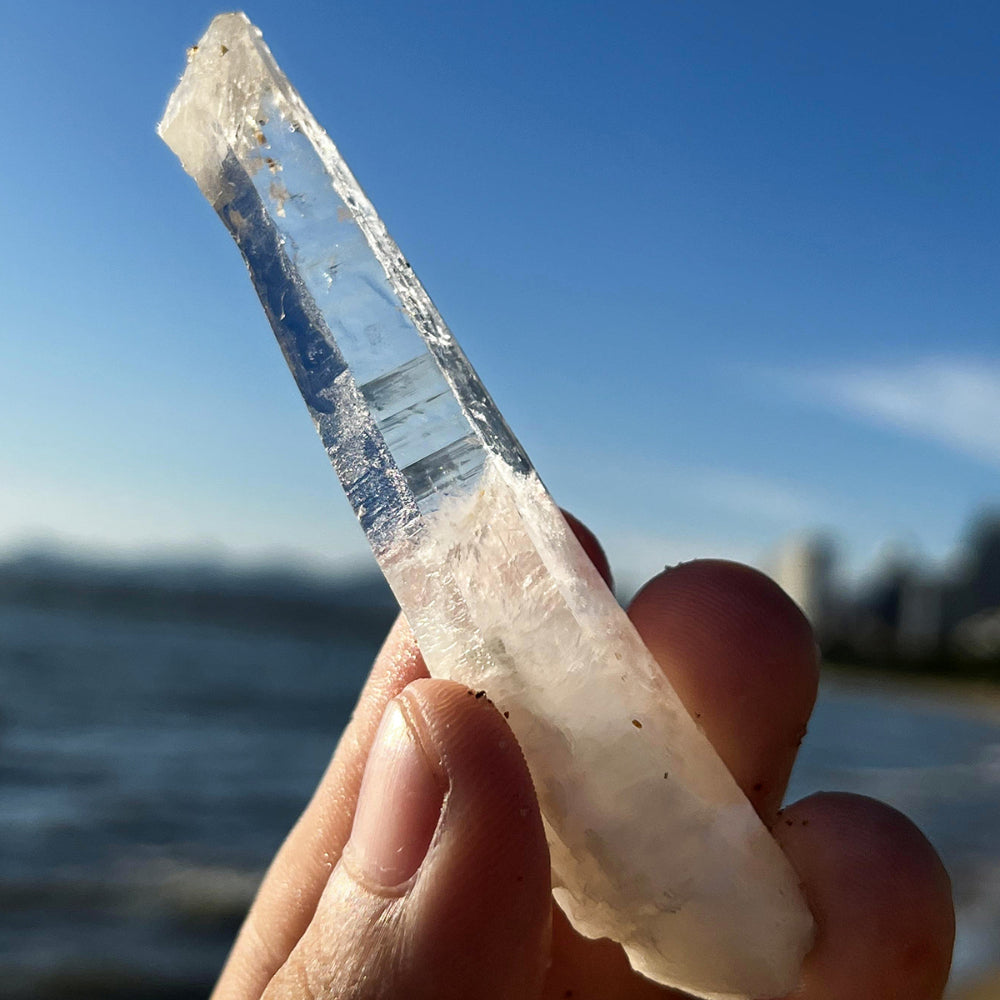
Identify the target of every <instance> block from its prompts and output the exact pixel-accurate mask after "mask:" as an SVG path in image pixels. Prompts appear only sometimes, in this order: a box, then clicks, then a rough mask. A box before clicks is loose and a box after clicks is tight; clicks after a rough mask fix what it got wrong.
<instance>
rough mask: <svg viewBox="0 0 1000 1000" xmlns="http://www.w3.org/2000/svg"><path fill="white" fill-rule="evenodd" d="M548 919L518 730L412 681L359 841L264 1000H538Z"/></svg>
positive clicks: (489, 709) (481, 708) (537, 825)
mask: <svg viewBox="0 0 1000 1000" xmlns="http://www.w3.org/2000/svg"><path fill="white" fill-rule="evenodd" d="M551 912H552V898H551V893H550V886H549V856H548V849H547V847H546V844H545V835H544V831H543V828H542V822H541V818H540V816H539V813H538V806H537V803H536V801H535V795H534V790H533V787H532V784H531V778H530V776H529V774H528V770H527V768H526V766H525V764H524V759H523V758H522V756H521V752H520V748H519V747H518V745H517V742H516V741H515V739H514V737H513V735H512V734H511V732H510V729H509V728H508V727H507V725H506V723H505V722H504V720H503V719H502V718H501V716H500V713H499V712H497V710H496V709H495V708H494V707H493V705H492V704H491V703H490V702H489V700H488V699H487V698H485V697H482V696H478V697H477V696H475V694H474V692H471V691H469V690H467V689H466V688H464V687H462V686H460V685H458V684H454V683H451V682H449V681H439V680H418V681H414V682H413V683H411V684H410V685H409V686H408V687H406V688H405V689H404V690H403V692H402V693H401V694H400V695H399V696H398V697H396V698H394V699H393V700H392V701H390V702H389V704H388V706H387V708H386V710H385V714H384V715H383V717H382V722H381V725H380V727H379V731H378V735H377V736H376V739H375V743H374V745H373V746H372V750H371V753H370V754H369V757H368V762H367V764H366V766H365V774H364V780H363V781H362V784H361V791H360V794H359V798H358V804H357V809H356V811H355V815H354V825H353V828H352V831H351V837H350V840H349V841H348V843H347V845H346V847H345V848H344V852H343V855H342V856H341V859H340V861H339V862H338V863H337V865H336V866H335V867H334V869H333V871H332V873H331V875H330V879H329V882H328V883H327V886H326V888H325V890H324V892H323V895H322V897H321V899H320V902H319V905H318V906H317V908H316V913H315V915H314V916H313V919H312V921H311V923H310V925H309V927H308V928H307V930H306V932H305V934H304V935H303V936H302V938H301V939H300V940H299V943H298V944H297V945H296V947H295V948H294V950H293V951H292V953H291V955H290V956H289V957H288V960H287V961H286V962H285V964H284V965H283V966H282V967H281V968H280V969H279V970H278V972H277V973H276V974H275V976H274V978H273V979H272V980H271V983H270V985H269V986H268V988H267V990H266V991H265V993H264V1000H306V998H309V1000H313V998H315V1000H319V998H324V1000H326V998H330V1000H332V998H338V1000H341V998H344V1000H347V998H350V1000H376V998H389V997H392V998H399V997H406V998H408V1000H421V998H424V997H426V998H431V997H433V998H435V1000H447V998H456V1000H457V998H460V997H461V998H463V1000H473V998H475V1000H502V998H503V1000H506V998H511V1000H513V998H518V1000H528V998H531V997H537V996H538V995H539V994H540V991H541V983H542V979H543V976H544V974H545V969H546V966H547V962H548V956H549V933H550V919H551Z"/></svg>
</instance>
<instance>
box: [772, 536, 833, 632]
mask: <svg viewBox="0 0 1000 1000" xmlns="http://www.w3.org/2000/svg"><path fill="white" fill-rule="evenodd" d="M834 563H835V549H834V546H833V543H832V542H831V541H830V540H829V539H828V538H826V537H824V536H822V535H808V536H803V537H798V538H791V539H789V540H788V541H786V542H785V543H784V544H783V545H782V546H781V548H780V549H779V550H778V552H777V555H776V556H775V557H774V560H773V562H772V568H771V576H772V578H773V579H774V581H775V582H776V583H777V584H778V585H779V586H780V587H781V588H782V589H783V590H784V591H785V593H786V594H788V596H789V597H791V599H792V600H793V601H795V603H796V604H798V606H799V607H800V608H801V609H802V611H803V612H804V613H805V616H806V617H807V618H808V619H809V621H810V623H811V624H812V627H813V629H815V631H816V633H817V635H818V636H821V637H822V636H823V635H824V634H826V633H827V632H829V631H830V628H831V627H832V624H833V622H834V619H835V617H836V597H835V590H834V583H833V570H834Z"/></svg>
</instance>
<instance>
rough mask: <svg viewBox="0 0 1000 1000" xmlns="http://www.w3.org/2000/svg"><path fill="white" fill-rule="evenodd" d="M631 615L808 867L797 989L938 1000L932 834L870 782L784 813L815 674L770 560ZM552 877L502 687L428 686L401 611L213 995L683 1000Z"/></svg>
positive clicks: (670, 594) (700, 572)
mask: <svg viewBox="0 0 1000 1000" xmlns="http://www.w3.org/2000/svg"><path fill="white" fill-rule="evenodd" d="M568 520H569V522H570V524H571V525H572V527H573V529H574V531H575V532H576V533H577V536H578V537H579V538H580V541H581V542H582V543H583V545H584V548H585V549H586V550H587V552H588V553H589V554H590V556H591V558H592V559H593V560H594V562H595V564H596V565H597V566H598V568H599V569H600V570H601V572H602V573H603V574H604V575H605V577H606V578H608V576H609V574H608V569H607V562H606V560H605V559H604V555H603V553H602V552H601V550H600V547H599V546H598V544H597V542H596V540H595V539H594V538H593V536H591V535H590V533H589V532H587V530H586V529H585V528H583V527H582V526H580V525H579V524H578V522H576V521H575V520H574V519H573V518H571V517H568ZM628 613H629V616H630V617H631V619H632V621H633V623H634V624H635V626H636V628H637V629H638V631H639V633H640V634H641V635H642V637H643V639H644V641H645V642H646V644H647V646H648V647H649V649H650V650H651V651H652V653H653V655H654V656H655V657H656V659H657V660H658V662H659V663H660V664H661V666H662V667H663V669H664V671H665V672H666V673H667V675H668V677H669V678H670V680H671V682H672V683H673V685H674V687H675V688H676V690H677V692H678V694H679V695H680V697H681V698H682V700H683V701H684V703H685V706H686V707H687V708H688V710H689V711H690V712H691V713H692V714H693V715H695V716H696V717H697V718H698V719H699V721H700V722H701V724H702V725H703V727H704V729H705V732H706V734H707V735H708V737H709V739H711V741H712V743H713V744H714V746H715V748H716V749H717V751H718V752H719V754H720V756H721V757H722V759H723V760H724V761H725V762H726V764H727V765H728V767H729V769H730V770H731V771H732V773H733V775H734V777H735V778H736V780H737V781H738V783H739V784H740V786H741V788H742V789H743V791H744V792H745V793H746V795H747V796H748V798H749V799H750V801H751V802H752V803H753V805H754V807H755V808H756V810H757V812H758V813H759V814H760V816H761V818H762V819H763V820H764V822H765V823H766V824H767V825H768V826H769V827H770V828H771V829H772V830H773V833H774V835H775V837H776V838H777V839H778V841H779V842H780V844H781V846H782V848H783V849H784V850H785V852H786V854H787V855H788V857H789V859H790V860H791V862H792V864H793V866H794V867H795V869H796V870H797V872H798V873H799V875H800V877H801V880H802V884H803V889H804V891H805V894H806V898H807V900H808V902H809V905H810V908H811V909H812V912H813V914H814V916H815V918H816V925H817V934H816V940H815V943H814V946H813V949H812V951H811V952H810V954H809V955H808V957H807V959H806V962H805V965H804V968H803V972H802V981H801V984H800V986H799V988H798V989H797V990H796V991H795V992H794V993H792V994H790V995H789V998H788V1000H934V998H939V997H940V996H941V994H942V992H943V990H944V987H945V983H946V980H947V976H948V969H949V964H950V959H951V949H952V943H953V938H954V911H953V907H952V902H951V887H950V883H949V880H948V876H947V874H946V873H945V870H944V868H943V866H942V864H941V862H940V860H939V859H938V857H937V855H936V854H935V852H934V850H933V848H932V847H931V846H930V844H929V843H928V842H927V841H926V839H925V838H924V837H923V835H922V834H921V833H920V831H919V830H917V828H916V827H915V826H914V825H913V824H912V823H911V822H910V821H909V820H908V819H906V817H904V816H902V815H901V814H900V813H898V812H896V811H895V810H893V809H891V808H890V807H888V806H886V805H884V804H882V803H880V802H876V801H874V800H872V799H867V798H863V797H861V796H856V795H846V794H837V793H820V794H816V795H812V796H810V797H809V798H806V799H803V800H801V801H799V802H796V803H795V804H794V805H790V806H788V807H787V808H785V809H784V810H782V809H781V808H780V804H781V801H782V797H783V795H784V791H785V786H786V783H787V781H788V776H789V774H790V772H791V768H792V764H793V762H794V760H795V755H796V751H797V749H798V746H799V743H800V742H801V740H802V737H803V736H804V734H805V729H806V723H807V722H808V719H809V715H810V713H811V711H812V707H813V702H814V700H815V696H816V686H817V678H818V660H817V651H816V646H815V643H814V641H813V637H812V633H811V631H810V628H809V626H808V624H807V622H806V620H805V618H804V617H803V616H802V614H801V612H800V611H799V610H798V608H797V607H796V606H795V605H794V604H793V603H792V601H791V600H790V599H789V598H788V597H786V596H785V594H784V593H783V592H782V591H781V590H780V589H779V588H778V587H777V586H776V585H775V584H774V583H772V582H771V581H770V580H769V579H768V578H767V577H765V576H763V575H762V574H760V573H757V572H756V571H754V570H751V569H749V568H747V567H745V566H740V565H737V564H735V563H727V562H722V561H714V560H713V561H709V560H703V561H697V562H692V563H686V564H682V565H680V566H677V567H674V568H672V569H669V570H667V571H665V572H664V573H663V574H661V575H660V576H658V577H656V578H654V579H653V580H652V581H650V583H648V584H647V585H646V587H645V588H644V589H643V590H642V591H641V592H640V593H639V594H638V595H637V596H636V598H635V599H634V601H633V602H632V605H631V607H630V608H629V612H628ZM636 822H641V818H638V817H637V819H636ZM549 878H550V873H549V858H548V850H547V847H546V843H545V836H544V832H543V829H542V823H541V818H540V816H539V813H538V806H537V802H536V800H535V795H534V790H533V787H532V784H531V778H530V776H529V774H528V771H527V768H526V767H525V764H524V760H523V758H522V756H521V752H520V749H519V747H518V745H517V741H516V740H515V738H514V736H513V734H512V733H511V731H510V729H509V728H508V727H507V724H506V722H505V721H504V719H503V717H502V716H501V715H500V713H499V712H498V711H497V710H496V709H495V708H494V707H493V706H492V704H491V703H490V702H489V699H488V698H476V697H474V696H473V693H471V692H469V691H467V690H466V689H465V688H464V687H462V686H461V685H457V684H454V683H452V682H449V681H441V680H431V679H429V678H428V676H427V670H426V667H425V665H424V662H423V660H422V658H421V656H420V653H419V651H418V649H417V647H416V643H415V641H414V639H413V636H412V635H411V633H410V631H409V629H408V627H407V625H406V623H405V621H404V620H403V619H400V620H399V621H398V622H397V623H396V625H395V626H394V628H393V630H392V632H391V633H390V635H389V637H388V639H387V640H386V642H385V645H384V646H383V648H382V650H381V652H380V653H379V655H378V658H377V659H376V661H375V664H374V667H373V669H372V672H371V675H370V677H369V679H368V682H367V684H366V686H365V688H364V690H363V692H362V694H361V697H360V700H359V702H358V705H357V707H356V709H355V712H354V715H353V717H352V719H351V722H350V724H349V725H348V727H347V729H346V730H345V732H344V734H343V736H342V738H341V740H340V744H339V746H338V748H337V751H336V753H335V755H334V757H333V760H332V761H331V763H330V765H329V767H328V769H327V771H326V773H325V775H324V776H323V778H322V780H321V782H320V785H319V787H318V788H317V790H316V793H315V795H314V796H313V798H312V800H311V802H310V803H309V805H308V806H307V808H306V810H305V812H304V813H303V815H302V816H301V818H300V819H299V821H298V823H297V824H296V825H295V827H294V828H293V830H292V831H291V833H290V834H289V836H288V838H287V840H286V841H285V843H284V845H283V846H282V847H281V849H280V851H279V852H278V854H277V856H276V857H275V859H274V862H273V864H272V865H271V868H270V870H269V872H268V874H267V876H266V878H265V879H264V882H263V883H262V885H261V888H260V891H259V893H258V895H257V898H256V900H255V902H254V904H253V906H252V908H251V910H250V912H249V914H248V916H247V919H246V922H245V923H244V926H243V928H242V930H241V932H240V935H239V937H238V939H237V941H236V943H235V945H234V947H233V950H232V953H231V954H230V956H229V960H228V962H227V964H226V967H225V969H224V970H223V973H222V976H221V978H220V980H219V982H218V985H217V986H216V989H215V992H214V993H213V1000H261V998H263V1000H320V998H323V1000H333V998H338V1000H339V998H343V1000H348V998H349V1000H376V998H399V1000H402V998H406V1000H423V998H427V1000H430V998H434V1000H451V998H455V1000H457V998H463V1000H556V998H570V997H572V998H573V1000H654V998H660V1000H663V998H674V1000H681V997H682V994H680V993H678V992H677V991H674V990H670V989H667V988H665V987H662V986H658V985H656V984H654V983H652V982H650V981H649V980H646V979H644V978H642V977H641V976H638V975H637V974H635V973H634V972H632V971H631V969H630V968H629V965H628V962H627V961H626V959H625V956H624V953H623V952H622V951H621V949H620V947H619V946H618V945H616V944H614V943H613V942H610V941H607V940H601V941H593V940H588V939H585V938H582V937H581V936H580V935H578V934H577V933H576V932H575V931H574V930H573V929H572V928H571V927H570V926H569V924H568V922H567V921H566V919H565V918H564V917H563V915H562V912H561V911H560V910H559V909H558V907H555V906H554V905H553V901H552V896H551V891H550V882H549Z"/></svg>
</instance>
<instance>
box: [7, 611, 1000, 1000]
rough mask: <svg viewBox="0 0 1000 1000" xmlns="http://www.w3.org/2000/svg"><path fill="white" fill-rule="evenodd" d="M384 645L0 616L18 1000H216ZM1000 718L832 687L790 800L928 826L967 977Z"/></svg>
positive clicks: (989, 943)
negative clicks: (254, 904) (877, 801)
mask: <svg viewBox="0 0 1000 1000" xmlns="http://www.w3.org/2000/svg"><path fill="white" fill-rule="evenodd" d="M376 644H377V643H376V641H375V640H374V638H373V637H372V635H371V634H370V630H369V633H368V634H364V633H360V634H358V635H352V634H351V633H350V632H349V631H346V630H341V631H339V632H338V633H336V635H335V638H333V639H331V636H330V634H319V633H316V632H313V633H310V632H309V631H308V630H302V629H300V630H294V629H288V630H286V631H281V630H280V629H277V628H273V627H272V628H269V629H260V628H248V627H238V626H235V625H230V626H222V625H215V624H211V623H207V622H204V621H201V622H198V621H190V620H183V619H178V618H173V619H164V620H151V619H149V618H143V617H135V616H133V617H129V616H124V615H121V614H116V613H113V612H110V611H103V612H102V611H95V610H93V609H90V610H76V611H73V610H66V609H59V608H48V609H42V608H34V607H29V606H25V605H15V604H8V605H3V604H0V982H2V983H4V990H5V993H4V995H5V996H7V997H9V998H10V1000H21V998H28V997H32V998H36V1000H42V998H48V997H52V998H55V997H59V998H61V1000H79V998H85V997H95V998H96V997H102V998H105V1000H108V998H118V997H121V998H124V997H130V998H142V997H158V998H172V1000H179V998H182V997H183V998H186V997H199V996H205V995H206V994H207V992H208V990H209V989H210V986H211V983H212V982H213V980H214V978H215V975H216V974H217V972H218V969H219V967H220V965H221V963H222V961H223V959H224V957H225V954H226V951H227V949H228V946H229V944H230V943H231V940H232V937H233V935H234V933H235V931H236V929H237V927H238V925H239V922H240V919H241V916H242V914H243V912H244V910H245V908H246V905H247V903H248V901H249V899H250V898H251V896H252V893H253V890H254V887H255V886H256V883H257V880H258V879H259V877H260V874H261V872H262V870H263V868H264V867H265V866H266V864H267V862H268V860H269V859H270V857H271V856H272V855H273V853H274V851H275V850H276V849H277V847H278V846H279V844H280V843H281V840H282V838H283V836H284V834H285V833H286V832H287V830H288V828H289V827H290V826H291V824H292V823H293V822H294V820H295V818H296V816H297V815H298V813H299V811H300V810H301V808H302V807H303V805H304V804H305V802H306V800H307V799H308V796H309V794H310V792H311V791H312V789H313V787H314V786H315V784H316V781H317V780H318V778H319V776H320V774H321V773H322V770H323V768H324V767H325V765H326V762H327V760H328V759H329V756H330V754H331V752H332V750H333V748H334V746H335V744H336V740H337V737H338V735H339V733H340V731H341V729H342V728H343V725H344V723H345V722H346V720H347V718H348V716H349V713H350V711H351V708H352V707H353V705H354V701H355V699H356V697H357V693H358V691H359V690H360V687H361V684H362V683H363V680H364V677H365V675H366V673H367V670H368V667H369V666H370V663H371V659H372V656H373V655H374V652H375V647H376ZM998 705H1000V699H994V700H993V701H992V703H991V702H989V701H987V700H982V699H976V698H974V697H971V696H968V695H959V696H949V697H944V696H942V695H940V694H933V693H930V692H928V691H926V690H923V689H917V688H910V687H907V686H906V685H901V684H896V683H893V684H886V683H882V682H879V683H875V682H872V681H864V680H860V679H857V678H855V679H844V678H843V677H834V678H833V679H831V680H829V681H827V682H826V683H825V685H824V689H823V692H822V696H821V699H820V704H819V706H818V709H817V712H816V715H815V716H814V719H813V722H812V725H811V727H810V732H809V735H808V737H807V739H806V742H805V744H804V745H803V748H802V754H801V758H800V764H799V766H798V768H797V770H796V772H795V774H794V776H793V781H792V789H791V793H790V794H791V797H792V798H796V797H799V796H801V795H804V794H807V793H808V792H810V791H813V790H815V789H817V788H824V789H846V790H852V791H859V792H863V793H865V794H869V795H874V796H877V797H879V798H883V799H885V800H887V801H889V802H890V803H891V804H893V805H896V806H897V807H898V808H900V809H902V810H903V811H905V812H907V813H908V814H909V815H910V816H912V817H913V818H914V819H915V820H916V821H917V822H918V824H919V825H920V826H921V827H922V828H923V829H924V831H925V832H926V833H927V834H928V836H929V837H930V839H931V840H932V842H933V843H934V844H935V846H936V847H937V848H938V850H939V851H941V853H942V854H943V856H944V857H945V860H946V863H947V865H948V867H949V870H950V872H951V875H952V878H953V881H954V884H955V889H956V897H957V900H958V903H959V917H960V925H959V926H960V931H959V945H958V949H957V953H956V975H955V980H956V982H957V983H960V982H961V981H962V980H963V979H965V978H967V977H968V976H970V975H972V974H974V973H976V972H977V971H979V970H981V969H982V968H984V967H985V966H988V965H990V964H996V963H998V962H1000V707H998Z"/></svg>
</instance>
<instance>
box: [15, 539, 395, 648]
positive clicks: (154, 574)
mask: <svg viewBox="0 0 1000 1000" xmlns="http://www.w3.org/2000/svg"><path fill="white" fill-rule="evenodd" d="M0 602H3V603H6V604H26V605H31V606H33V607H53V608H55V607H58V608H67V609H78V610H85V611H92V612H95V613H107V614H113V615H117V616H122V615H126V616H133V617H143V618H171V619H174V618H182V619H185V620H192V621H204V622H214V623H217V624H224V625H232V626H237V627H241V628H257V629H279V630H283V631H287V630H289V629H291V630H293V631H308V632H328V633H338V634H343V633H344V632H345V631H349V632H351V633H355V634H363V635H366V636H370V635H378V634H381V633H384V632H385V630H386V629H387V628H388V626H389V624H390V623H391V621H392V619H393V618H394V616H395V614H396V613H397V611H398V608H397V606H396V602H395V599H394V598H393V596H392V592H391V591H390V590H389V587H388V585H387V584H386V582H385V580H384V578H383V577H382V576H381V574H379V573H378V572H376V571H374V570H373V571H372V572H370V573H367V572H362V573H356V574H351V575H344V576H321V575H317V574H314V573H307V572H303V571H301V570H297V569H296V568H295V567H292V566H288V567H281V566H266V567H256V568H253V567H251V568H234V567H231V566H226V565H224V564H220V563H212V562H194V561H192V562H150V563H147V564H136V563H111V562H98V561H96V560H86V559H78V558H73V557H70V556H67V555H63V554H60V553H58V552H52V551H50V550H34V551H33V550H28V551H23V552H21V553H19V554H17V555H15V556H13V557H11V558H9V559H8V560H6V561H4V562H0Z"/></svg>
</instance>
